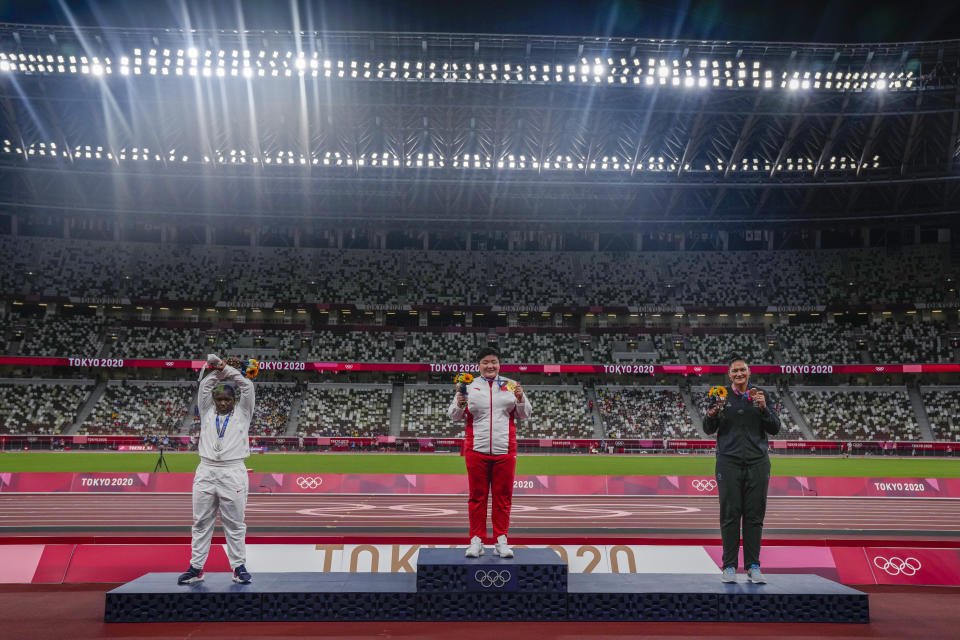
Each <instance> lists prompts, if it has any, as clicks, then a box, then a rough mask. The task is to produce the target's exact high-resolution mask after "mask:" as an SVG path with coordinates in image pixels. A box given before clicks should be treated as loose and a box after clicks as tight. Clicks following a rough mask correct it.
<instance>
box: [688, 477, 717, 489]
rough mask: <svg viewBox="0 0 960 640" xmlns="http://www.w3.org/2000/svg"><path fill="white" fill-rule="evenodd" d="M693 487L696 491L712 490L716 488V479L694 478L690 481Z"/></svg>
mask: <svg viewBox="0 0 960 640" xmlns="http://www.w3.org/2000/svg"><path fill="white" fill-rule="evenodd" d="M691 484H692V485H693V488H694V489H696V490H697V491H713V490H714V489H716V488H717V481H716V480H714V479H713V478H711V479H709V480H700V479H697V480H694V481H693V482H692V483H691Z"/></svg>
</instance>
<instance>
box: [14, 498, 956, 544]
mask: <svg viewBox="0 0 960 640" xmlns="http://www.w3.org/2000/svg"><path fill="white" fill-rule="evenodd" d="M718 509H719V507H718V504H717V499H716V498H715V497H677V496H662V497H654V496H617V497H610V496H517V497H515V498H514V506H513V513H512V515H511V532H512V533H514V534H520V535H523V536H527V537H529V536H536V537H540V538H552V537H570V536H590V537H637V536H652V537H665V538H670V537H674V538H676V537H702V536H704V535H705V534H706V535H708V536H710V537H711V538H713V537H718V521H719V515H718ZM190 520H191V497H190V495H188V494H146V493H138V494H89V493H76V494H0V536H6V537H10V536H14V537H22V536H25V535H55V534H67V533H73V534H79V533H84V534H94V535H99V536H103V535H137V536H143V535H161V536H163V535H180V536H182V535H189V527H190ZM466 522H467V511H466V498H465V497H463V496H438V495H421V496H409V495H329V494H328V495H317V496H309V495H295V494H251V495H250V498H249V501H248V503H247V526H248V535H251V534H252V535H293V536H306V535H310V536H364V535H366V536H379V537H383V536H391V535H403V534H417V535H418V536H423V535H433V536H451V535H455V536H460V535H461V534H463V533H464V530H465V529H466ZM764 532H765V535H766V536H768V537H770V536H774V537H781V538H798V539H803V538H824V537H831V538H834V539H836V538H841V539H842V538H847V537H856V538H864V537H868V538H873V539H878V540H883V539H898V540H908V539H914V540H924V539H926V540H944V541H954V542H957V541H958V540H960V500H958V499H940V498H824V497H803V498H797V497H771V498H769V500H768V504H767V517H766V520H765V523H764Z"/></svg>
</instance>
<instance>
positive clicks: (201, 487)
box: [190, 461, 250, 569]
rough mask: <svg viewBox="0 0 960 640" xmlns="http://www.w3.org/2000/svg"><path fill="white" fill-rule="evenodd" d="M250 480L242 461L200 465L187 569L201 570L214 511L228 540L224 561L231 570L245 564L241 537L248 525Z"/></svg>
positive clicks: (202, 463) (215, 521)
mask: <svg viewBox="0 0 960 640" xmlns="http://www.w3.org/2000/svg"><path fill="white" fill-rule="evenodd" d="M249 488H250V480H249V479H248V478H247V468H246V467H245V466H244V465H243V462H242V461H238V462H237V463H236V464H230V465H224V466H214V465H210V464H206V463H204V462H203V461H201V462H200V466H198V467H197V472H196V475H194V477H193V540H192V544H191V548H192V551H193V553H192V555H191V557H190V565H191V566H194V567H197V568H198V569H202V568H203V565H204V564H206V562H207V555H208V554H209V553H210V541H211V540H212V539H213V528H214V525H216V523H217V511H219V512H220V520H221V522H222V523H223V532H224V534H225V536H226V538H227V559H228V560H229V561H230V568H232V569H236V568H237V567H239V566H240V565H242V564H246V563H247V546H246V543H245V542H244V537H245V536H246V533H247V525H246V524H245V523H244V521H243V516H244V511H245V510H246V508H247V492H248V491H249Z"/></svg>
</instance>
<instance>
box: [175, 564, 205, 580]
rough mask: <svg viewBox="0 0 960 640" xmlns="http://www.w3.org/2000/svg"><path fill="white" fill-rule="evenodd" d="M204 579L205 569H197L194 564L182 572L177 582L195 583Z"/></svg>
mask: <svg viewBox="0 0 960 640" xmlns="http://www.w3.org/2000/svg"><path fill="white" fill-rule="evenodd" d="M201 580H203V569H197V568H196V567H194V566H192V565H191V567H190V568H189V569H187V570H186V571H184V572H183V573H181V574H180V577H179V578H177V584H193V583H194V582H200V581H201Z"/></svg>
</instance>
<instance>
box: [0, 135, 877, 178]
mask: <svg viewBox="0 0 960 640" xmlns="http://www.w3.org/2000/svg"><path fill="white" fill-rule="evenodd" d="M0 151H2V153H3V154H4V155H7V156H22V157H24V158H28V159H42V158H46V159H54V160H55V159H67V160H75V161H81V160H94V161H96V160H100V161H109V162H113V163H118V164H119V163H128V162H133V163H155V164H156V163H183V164H187V163H193V164H215V165H254V166H257V165H259V166H275V167H290V166H315V167H347V168H358V169H359V168H363V167H370V168H380V169H402V168H407V169H410V168H414V169H442V168H445V167H448V166H449V167H452V168H454V169H460V170H508V171H524V170H530V171H538V170H541V169H543V170H549V171H577V172H584V171H591V172H592V171H613V172H630V171H635V172H644V171H646V172H650V173H658V172H668V173H670V172H676V171H677V168H678V166H679V162H680V161H679V160H678V159H676V158H672V157H665V156H650V157H649V158H647V159H646V160H645V161H641V162H638V163H637V164H636V165H634V164H633V163H632V161H631V160H630V159H629V158H622V157H617V156H602V157H600V158H596V159H592V160H590V161H589V162H587V161H586V160H585V159H584V158H583V157H573V156H570V155H558V156H555V157H548V158H544V159H543V161H540V160H538V159H537V158H536V157H534V156H526V155H515V154H506V155H505V156H503V157H501V158H499V159H497V160H494V159H493V158H492V157H491V156H482V155H480V154H462V155H459V156H454V157H453V158H452V159H450V160H447V159H446V158H444V157H443V156H441V155H439V154H434V153H429V152H428V153H416V154H412V155H408V156H406V157H404V158H402V159H401V158H400V157H399V156H397V155H395V154H392V153H390V152H387V151H384V152H382V153H381V152H373V153H370V154H360V155H359V156H357V157H354V156H352V155H350V154H348V153H343V152H340V151H314V152H312V153H311V154H310V155H309V156H308V155H304V154H303V153H298V152H294V151H290V150H278V151H272V152H261V153H260V154H259V155H257V154H256V153H255V152H253V151H249V152H248V151H247V150H246V149H221V150H217V151H215V152H213V155H212V156H211V155H191V154H189V153H183V152H182V151H178V150H176V149H168V150H164V151H162V152H161V151H159V150H151V149H150V148H149V147H122V148H120V149H119V150H116V151H114V150H111V149H110V148H109V147H105V146H104V145H77V146H74V147H73V148H72V149H67V148H64V147H63V146H62V145H61V146H58V145H57V143H56V142H38V143H33V144H30V145H29V146H27V147H26V148H22V147H19V146H17V145H16V144H14V143H13V142H12V141H11V140H7V139H5V140H3V146H2V147H0ZM725 162H726V161H725V160H724V159H723V158H722V157H719V156H717V158H716V160H715V162H714V163H712V164H705V165H703V167H702V169H701V168H700V167H693V166H691V165H690V164H685V165H684V167H683V169H684V171H686V172H693V173H696V172H698V171H703V172H706V173H710V172H718V173H723V172H725V171H727V170H729V171H730V172H737V173H745V174H749V173H759V172H762V171H763V172H769V171H770V170H771V169H773V164H772V162H771V161H770V160H769V159H764V158H756V157H754V158H742V159H741V160H740V161H739V162H738V163H735V164H732V165H729V167H728V166H727V165H725V164H724V163H725ZM881 166H882V163H881V160H880V156H879V155H874V156H873V158H872V159H871V160H869V161H864V162H861V161H859V160H857V159H855V158H853V157H850V156H831V157H830V158H829V160H828V161H825V162H824V163H822V164H819V165H818V164H817V161H816V160H814V159H813V158H810V157H804V156H797V157H795V158H793V157H791V158H784V159H783V160H782V161H781V162H780V163H779V164H777V166H776V170H777V171H778V172H788V173H802V172H812V171H814V169H815V168H817V169H818V170H819V171H839V172H844V171H857V170H858V169H860V170H862V169H879V168H881Z"/></svg>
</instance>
